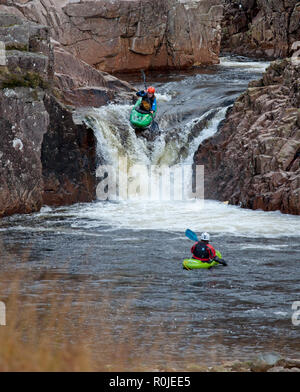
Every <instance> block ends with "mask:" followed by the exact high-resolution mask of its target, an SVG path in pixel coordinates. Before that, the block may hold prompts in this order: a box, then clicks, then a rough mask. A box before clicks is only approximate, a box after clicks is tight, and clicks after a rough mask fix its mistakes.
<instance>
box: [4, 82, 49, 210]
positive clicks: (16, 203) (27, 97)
mask: <svg viewBox="0 0 300 392" xmlns="http://www.w3.org/2000/svg"><path fill="white" fill-rule="evenodd" d="M43 99H44V92H43V91H42V90H34V89H31V88H24V87H19V88H14V89H4V90H0V130H1V138H0V183H1V185H0V217H1V216H4V215H11V214H14V213H29V212H33V211H38V210H39V209H40V208H41V206H42V204H43V199H42V194H43V186H44V184H43V179H42V163H41V145H42V142H43V137H44V134H45V133H46V132H47V127H48V125H49V115H48V113H47V111H46V109H45V106H44V104H43Z"/></svg>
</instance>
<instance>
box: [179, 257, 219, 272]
mask: <svg viewBox="0 0 300 392" xmlns="http://www.w3.org/2000/svg"><path fill="white" fill-rule="evenodd" d="M217 265H221V264H219V263H217V262H216V261H213V262H211V263H205V262H204V261H201V260H196V259H184V260H183V268H184V269H187V270H191V269H201V268H203V269H209V268H211V267H215V266H217Z"/></svg>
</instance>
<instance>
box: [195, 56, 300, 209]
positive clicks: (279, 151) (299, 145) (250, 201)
mask: <svg viewBox="0 0 300 392" xmlns="http://www.w3.org/2000/svg"><path fill="white" fill-rule="evenodd" d="M299 83H300V62H299V63H298V64H295V63H294V62H293V61H292V60H291V59H285V60H278V61H276V62H273V63H272V64H271V65H270V67H269V68H268V69H267V72H266V73H265V74H264V75H263V78H262V79H261V80H259V81H255V82H251V83H250V85H249V88H248V90H247V91H246V92H245V93H244V94H242V95H241V96H240V97H239V98H238V99H237V101H236V102H235V104H234V106H233V108H231V109H230V110H229V112H228V113H227V116H226V119H225V120H224V122H223V124H222V125H221V126H220V127H219V130H218V133H217V134H216V135H215V136H214V137H213V138H211V139H208V140H207V141H205V142H204V143H203V144H202V145H201V146H200V147H199V149H198V151H197V153H196V154H195V163H196V164H200V165H205V197H206V198H213V199H218V200H222V201H228V200H229V202H230V203H231V204H237V205H241V206H242V207H246V208H252V209H263V210H265V211H274V210H280V211H282V212H284V213H290V214H300V109H299V107H300V84H299Z"/></svg>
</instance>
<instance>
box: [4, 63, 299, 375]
mask: <svg viewBox="0 0 300 392" xmlns="http://www.w3.org/2000/svg"><path fill="white" fill-rule="evenodd" d="M266 66H267V63H263V62H253V61H250V60H248V59H245V58H237V57H225V58H222V59H221V63H220V65H216V66H211V67H207V68H205V69H201V68H199V69H194V70H193V71H191V72H170V73H148V74H147V78H148V79H149V80H151V84H153V85H154V86H155V87H156V89H157V91H158V95H157V97H158V106H159V113H158V116H157V122H158V123H159V125H160V128H161V130H162V132H161V134H160V135H158V136H157V138H156V139H155V140H154V141H147V140H146V139H145V138H143V137H137V136H136V135H135V132H134V130H133V129H132V128H131V127H130V124H129V121H128V117H129V113H130V109H131V106H130V105H110V106H108V107H105V108H100V109H92V108H91V109H89V110H87V111H86V112H85V113H82V112H80V113H77V115H76V116H75V117H76V119H77V121H84V122H86V123H89V124H90V125H91V126H92V127H93V128H94V130H95V134H96V136H97V139H98V156H99V161H102V162H103V161H105V162H106V163H107V164H110V165H113V166H114V165H116V161H117V158H118V156H119V155H120V154H121V155H126V156H127V158H128V161H129V163H130V164H132V163H137V164H144V165H149V164H153V165H157V166H160V165H163V164H165V165H174V164H178V163H184V164H191V163H192V161H193V154H194V152H195V151H196V149H197V147H198V145H199V144H200V143H201V141H202V140H204V139H205V138H207V137H209V136H212V135H213V134H214V133H215V132H217V129H218V125H219V123H220V121H221V120H222V119H223V118H224V117H225V113H226V110H227V108H228V107H230V105H232V104H233V102H234V99H235V98H236V97H238V96H239V95H240V93H241V92H243V91H244V90H245V89H246V88H247V85H248V83H249V81H250V80H253V79H257V78H258V77H259V76H260V75H261V74H262V72H263V71H264V69H265V68H266ZM122 77H123V79H125V78H126V79H127V80H128V81H129V82H131V83H133V84H135V85H136V86H137V87H139V88H142V87H143V84H142V83H141V78H140V75H139V74H135V75H122ZM203 120H204V123H203ZM203 124H204V125H203ZM187 228H190V229H192V230H194V231H196V232H197V233H201V231H208V232H209V233H210V234H211V237H212V244H213V245H214V246H215V247H216V248H217V249H219V250H220V251H221V252H222V254H223V257H224V259H225V260H226V261H227V263H228V266H227V267H223V266H220V267H217V268H215V269H211V270H197V271H185V270H183V269H182V260H183V259H184V258H185V257H186V256H188V255H189V254H190V247H191V245H192V243H191V242H190V241H189V240H188V239H187V238H186V237H185V236H184V232H185V230H186V229H187ZM0 241H1V244H2V246H1V249H0V257H1V274H2V277H1V279H0V285H1V287H2V288H3V290H4V284H5V283H7V282H8V281H9V280H10V279H11V278H12V277H13V276H15V275H16V273H20V274H24V279H23V282H22V286H21V287H20V291H21V294H22V295H24V296H26V298H30V297H32V298H38V299H39V306H40V311H41V312H43V309H46V308H47V300H46V297H45V298H44V297H43V293H44V292H45V290H47V292H48V293H49V292H50V293H51V294H53V296H55V294H56V292H57V293H58V292H59V293H60V294H61V292H62V290H63V292H64V295H67V294H71V295H73V296H76V295H77V293H85V294H84V295H83V296H82V295H80V296H78V301H79V302H80V304H81V305H82V307H85V308H88V309H89V311H88V312H87V315H86V316H85V320H84V324H85V325H89V324H92V325H93V333H91V334H90V335H89V336H88V337H87V341H88V343H89V344H90V345H91V346H92V347H93V348H94V350H95V352H96V354H97V355H101V348H99V347H98V344H99V336H102V338H103V330H102V331H100V325H101V326H102V325H103V317H104V316H103V315H104V313H105V319H106V321H107V323H111V324H110V325H111V328H110V331H106V332H105V334H106V335H107V336H108V335H109V334H110V335H112V336H116V337H118V339H121V340H122V341H123V340H126V331H128V329H130V334H131V340H130V347H131V350H132V353H134V355H135V356H140V357H141V358H143V356H145V355H146V353H147V352H151V356H152V358H154V361H155V363H156V365H157V368H160V367H161V368H163V366H164V364H165V362H166V357H167V358H168V364H169V367H171V368H175V369H179V370H180V369H182V368H183V364H185V365H186V364H187V363H189V362H197V363H204V364H207V365H212V364H216V363H220V362H222V361H223V360H227V359H241V360H242V359H244V360H248V359H251V358H253V357H256V356H257V355H259V354H260V353H265V352H278V353H280V354H281V355H287V356H295V355H299V351H300V350H299V347H300V334H299V328H300V327H299V326H298V327H297V326H294V325H293V324H292V321H291V316H292V304H293V302H294V301H297V300H298V301H300V290H299V288H300V285H299V268H300V267H299V261H300V224H299V217H297V216H291V215H284V214H281V213H279V212H269V213H266V212H263V211H251V210H246V209H241V208H239V207H237V206H229V205H227V204H226V203H223V202H217V201H213V200H205V201H204V202H203V201H199V200H194V199H185V200H177V201H176V200H153V199H149V200H147V199H146V200H145V199H143V200H140V199H138V198H130V199H125V200H124V199H123V200H116V201H115V200H111V201H99V200H98V201H96V202H94V203H87V204H77V205H74V206H70V207H60V208H50V207H48V206H44V207H43V208H42V210H41V211H40V212H39V213H35V214H30V215H15V216H13V217H8V218H4V219H2V220H1V221H0ZM47 298H48V296H47ZM104 299H105V301H106V302H108V303H109V307H108V309H109V310H108V311H107V309H106V311H105V312H103V308H102V307H103V301H104ZM24 306H26V304H24ZM76 309H77V308H76ZM74 312H75V310H74ZM73 316H74V315H73V314H72V311H70V312H68V313H66V315H65V317H66V318H70V319H72V318H73ZM129 325H130V327H129ZM97 326H98V328H99V329H97ZM120 331H123V332H120ZM124 331H125V332H124ZM128 333H129V332H128ZM105 334H104V336H106V335H105ZM63 339H66V340H68V339H69V337H68V334H66V336H64V337H63ZM141 361H142V359H141Z"/></svg>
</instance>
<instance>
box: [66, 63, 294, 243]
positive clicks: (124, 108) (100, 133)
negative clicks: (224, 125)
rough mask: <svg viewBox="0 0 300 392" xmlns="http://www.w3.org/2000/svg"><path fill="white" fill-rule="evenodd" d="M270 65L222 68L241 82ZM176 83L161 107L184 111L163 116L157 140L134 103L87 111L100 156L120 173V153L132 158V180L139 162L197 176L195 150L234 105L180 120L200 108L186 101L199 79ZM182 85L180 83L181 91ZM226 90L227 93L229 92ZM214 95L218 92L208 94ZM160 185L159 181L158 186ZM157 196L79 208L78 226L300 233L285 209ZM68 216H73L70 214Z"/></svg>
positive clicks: (244, 233)
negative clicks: (138, 121)
mask: <svg viewBox="0 0 300 392" xmlns="http://www.w3.org/2000/svg"><path fill="white" fill-rule="evenodd" d="M267 66H268V63H266V62H250V61H236V60H230V59H228V58H222V59H221V63H220V66H219V67H220V68H221V69H224V70H225V71H227V72H228V70H229V71H230V72H232V78H233V80H235V77H237V75H238V77H239V78H240V79H238V80H239V81H240V82H241V80H242V79H241V76H240V75H241V72H242V73H243V72H244V71H246V72H256V73H261V72H263V71H264V70H265V69H266V67H267ZM235 70H236V71H235ZM237 72H239V74H237ZM222 75H223V74H222V72H221V73H220V74H217V75H216V78H215V80H216V81H217V82H218V83H219V81H220V79H221V78H222V77H223V76H222ZM229 75H231V73H230V74H229ZM226 77H227V78H228V73H227V75H225V79H226ZM199 78H201V75H196V76H195V78H194V79H193V80H194V82H197V83H199ZM203 78H204V80H207V78H208V76H206V75H203ZM205 78H206V79H205ZM225 79H224V80H225ZM213 81H214V80H213ZM176 83H177V82H170V83H167V84H165V85H163V88H162V89H161V90H160V92H159V94H157V99H158V106H159V107H160V106H161V104H162V103H165V105H169V107H176V105H179V106H178V111H175V113H174V114H173V116H169V117H168V116H165V115H164V116H162V118H161V119H158V121H159V125H160V129H161V134H160V135H159V136H158V137H157V138H156V139H155V141H154V142H153V141H147V140H146V139H145V138H143V137H137V136H136V134H135V131H134V129H133V128H132V127H131V125H130V122H129V115H130V110H131V108H132V106H130V105H110V106H108V107H103V108H100V109H91V110H90V111H89V112H88V113H86V115H85V118H84V119H83V121H85V122H87V123H88V124H89V125H92V127H93V129H94V131H95V134H96V137H97V140H98V154H99V156H100V157H101V159H102V160H104V161H105V163H106V164H109V165H113V166H114V168H115V170H116V171H117V170H118V167H117V166H118V165H117V163H118V160H119V158H120V156H126V158H127V162H128V167H127V169H126V171H127V174H128V176H129V178H131V177H130V175H131V174H130V173H131V171H130V170H131V168H132V167H133V166H134V165H144V166H149V165H156V166H157V167H159V168H161V167H164V166H174V165H185V166H187V167H188V168H189V178H191V174H192V168H191V164H192V163H193V156H194V153H195V151H196V150H197V148H198V146H199V145H200V144H201V143H202V142H203V141H204V140H205V139H207V138H209V137H211V136H213V135H214V134H215V133H216V132H217V129H218V125H219V123H220V121H221V120H222V119H223V118H224V117H225V114H226V110H227V109H228V106H224V105H223V106H222V105H221V106H217V104H216V105H215V106H213V107H210V108H208V109H206V111H205V112H204V114H202V115H200V116H199V115H198V116H197V113H196V112H195V113H194V112H193V115H192V120H188V121H186V122H184V121H180V122H179V121H178V118H180V117H184V116H185V113H184V111H183V112H181V113H179V111H180V109H181V108H182V107H183V108H184V109H185V107H186V108H187V109H186V110H187V111H188V110H189V109H190V107H192V108H193V110H194V106H192V105H190V106H189V105H188V104H186V102H188V92H189V91H190V90H191V87H190V86H191V85H192V83H193V81H191V78H190V79H184V80H183V81H181V82H179V83H177V84H176ZM179 84H180V86H179V87H177V89H176V86H177V85H179ZM185 85H187V86H188V87H187V88H186V90H185V91H183V93H182V96H183V98H182V97H180V96H179V98H178V95H180V94H181V91H182V90H183V86H185ZM229 87H230V86H229ZM200 88H201V86H200ZM199 91H202V90H199ZM225 91H226V90H225ZM195 92H196V93H198V90H195ZM221 92H222V93H223V91H221ZM172 94H173V97H172ZM191 94H192V93H191ZM208 94H212V93H210V92H208ZM175 97H177V98H178V101H177V103H176V102H175V101H174V102H172V101H173V100H175ZM209 98H210V95H208V98H207V99H208V102H209ZM178 102H179V103H178ZM185 105H186V106H185ZM167 107H168V106H167ZM188 113H189V112H188ZM189 115H190V113H189ZM176 116H178V118H176ZM190 117H191V116H190ZM131 179H132V178H131ZM148 182H149V179H148V178H144V179H143V186H144V185H145V184H146V183H148ZM156 186H158V185H157V184H156ZM180 186H181V184H180ZM168 191H169V190H168ZM160 195H161V194H160ZM152 196H153V195H151V196H150V197H149V196H148V197H145V194H143V195H142V197H141V196H140V197H139V196H137V195H133V196H132V197H130V198H129V199H126V198H125V199H119V200H118V201H117V202H99V203H95V204H91V205H86V206H83V207H82V206H81V207H80V209H78V211H76V214H77V216H78V220H77V221H76V222H74V223H73V226H74V227H84V228H85V229H88V228H89V227H90V228H91V227H97V226H99V225H103V224H107V225H109V226H112V227H114V228H130V229H137V230H140V229H153V230H168V231H169V230H171V231H181V232H184V231H185V229H186V228H187V227H190V228H191V229H193V230H198V231H202V230H205V231H208V232H211V233H216V234H217V233H219V234H220V235H222V234H224V233H227V234H231V235H241V236H251V237H257V236H263V237H275V238H276V237H281V236H299V235H300V225H299V218H298V217H295V216H289V215H284V214H281V213H279V212H272V213H266V212H263V211H251V210H245V209H241V208H239V207H236V206H229V205H227V204H226V200H224V202H217V201H212V200H205V201H203V200H195V199H193V198H192V199H190V198H186V199H184V200H181V201H175V200H170V198H168V197H166V194H165V193H164V192H163V197H162V198H161V200H154V199H153V197H152ZM167 196H168V195H167ZM75 208H76V207H75ZM70 213H71V214H72V213H74V211H73V212H72V209H71V210H70ZM66 214H67V215H68V213H66ZM80 218H82V219H80Z"/></svg>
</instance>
